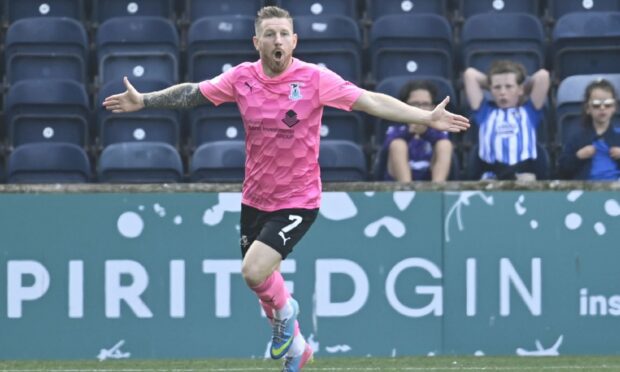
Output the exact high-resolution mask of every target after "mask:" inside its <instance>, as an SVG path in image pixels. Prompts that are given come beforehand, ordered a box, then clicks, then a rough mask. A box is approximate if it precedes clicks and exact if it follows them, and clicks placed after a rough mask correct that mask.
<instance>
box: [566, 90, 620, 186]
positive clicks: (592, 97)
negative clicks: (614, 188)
mask: <svg viewBox="0 0 620 372" xmlns="http://www.w3.org/2000/svg"><path fill="white" fill-rule="evenodd" d="M616 101H617V95H616V91H615V89H614V87H613V85H612V84H611V83H610V82H609V81H607V80H604V79H601V80H596V81H593V82H591V83H590V84H589V85H588V86H587V87H586V91H585V94H584V103H583V110H582V112H583V125H582V126H581V127H579V129H578V130H575V131H573V132H572V133H570V135H569V136H568V139H567V141H566V143H565V144H564V149H563V151H562V155H561V156H560V161H559V168H560V169H559V170H560V175H561V176H562V177H563V178H567V179H579V180H597V181H601V180H614V181H615V180H618V179H620V130H619V129H617V128H615V127H614V126H613V124H612V120H613V119H614V114H615V113H616Z"/></svg>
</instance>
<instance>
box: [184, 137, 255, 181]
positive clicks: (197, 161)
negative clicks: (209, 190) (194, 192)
mask: <svg viewBox="0 0 620 372" xmlns="http://www.w3.org/2000/svg"><path fill="white" fill-rule="evenodd" d="M244 177H245V142H244V141H215V142H207V143H204V144H202V145H201V146H200V147H198V148H197V149H196V151H195V152H194V154H193V156H192V160H191V164H190V179H191V180H192V182H241V181H243V179H244Z"/></svg>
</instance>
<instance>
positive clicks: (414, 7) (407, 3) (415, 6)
mask: <svg viewBox="0 0 620 372" xmlns="http://www.w3.org/2000/svg"><path fill="white" fill-rule="evenodd" d="M446 2H447V0H366V10H367V12H368V15H369V16H370V18H371V19H378V18H380V17H382V16H385V15H390V14H418V13H432V14H437V15H440V16H445V15H446V13H447V12H446V10H447V6H446Z"/></svg>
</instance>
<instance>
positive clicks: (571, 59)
mask: <svg viewBox="0 0 620 372" xmlns="http://www.w3.org/2000/svg"><path fill="white" fill-rule="evenodd" d="M553 50H554V53H553V69H554V74H555V77H556V79H559V80H562V79H564V78H566V77H568V76H571V75H584V74H601V73H620V64H619V63H618V61H619V60H620V12H594V11H593V12H580V13H569V14H566V15H564V16H563V17H561V18H560V19H558V20H557V22H556V24H555V27H554V29H553Z"/></svg>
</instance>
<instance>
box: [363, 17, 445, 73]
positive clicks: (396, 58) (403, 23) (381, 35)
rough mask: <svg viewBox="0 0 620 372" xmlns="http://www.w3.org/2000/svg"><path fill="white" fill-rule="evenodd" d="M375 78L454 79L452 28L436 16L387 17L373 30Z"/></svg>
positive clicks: (371, 40) (376, 22)
mask: <svg viewBox="0 0 620 372" xmlns="http://www.w3.org/2000/svg"><path fill="white" fill-rule="evenodd" d="M370 54H371V60H372V61H371V64H372V75H373V77H374V79H375V80H376V81H381V80H383V79H385V78H387V77H390V76H395V75H409V76H414V75H435V76H442V77H445V78H448V79H451V78H452V60H453V56H452V28H451V27H450V24H449V23H448V21H447V20H446V19H445V18H444V17H441V16H438V15H436V14H411V15H387V16H383V17H381V18H379V19H377V20H376V21H375V22H374V23H373V25H372V28H371V30H370Z"/></svg>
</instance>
